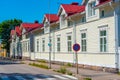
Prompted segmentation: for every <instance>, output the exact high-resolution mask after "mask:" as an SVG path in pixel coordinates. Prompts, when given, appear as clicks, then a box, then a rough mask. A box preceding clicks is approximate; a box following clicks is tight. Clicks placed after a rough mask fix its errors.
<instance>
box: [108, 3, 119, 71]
mask: <svg viewBox="0 0 120 80" xmlns="http://www.w3.org/2000/svg"><path fill="white" fill-rule="evenodd" d="M109 5H110V6H111V8H112V9H113V11H114V21H115V66H116V70H117V72H119V71H120V64H119V62H120V61H119V57H120V55H119V52H118V47H119V43H118V8H114V7H113V5H112V2H109Z"/></svg>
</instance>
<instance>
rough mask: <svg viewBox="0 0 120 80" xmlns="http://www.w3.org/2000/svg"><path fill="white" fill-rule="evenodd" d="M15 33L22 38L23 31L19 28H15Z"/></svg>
mask: <svg viewBox="0 0 120 80" xmlns="http://www.w3.org/2000/svg"><path fill="white" fill-rule="evenodd" d="M15 31H16V34H17V36H21V30H20V27H19V26H16V27H15Z"/></svg>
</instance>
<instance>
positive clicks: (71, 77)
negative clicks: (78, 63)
mask: <svg viewBox="0 0 120 80" xmlns="http://www.w3.org/2000/svg"><path fill="white" fill-rule="evenodd" d="M62 76H65V77H68V78H70V79H75V80H78V79H77V78H76V77H73V76H69V75H62Z"/></svg>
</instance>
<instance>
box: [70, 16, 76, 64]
mask: <svg viewBox="0 0 120 80" xmlns="http://www.w3.org/2000/svg"><path fill="white" fill-rule="evenodd" d="M69 19H70V20H71V21H72V22H73V41H74V42H73V43H74V44H75V43H76V24H75V21H74V20H72V19H71V17H69ZM75 55H76V53H75V52H73V63H74V64H75V63H76V58H75Z"/></svg>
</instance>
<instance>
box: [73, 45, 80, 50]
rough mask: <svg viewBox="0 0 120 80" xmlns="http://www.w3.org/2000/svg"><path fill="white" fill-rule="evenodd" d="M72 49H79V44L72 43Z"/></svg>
mask: <svg viewBox="0 0 120 80" xmlns="http://www.w3.org/2000/svg"><path fill="white" fill-rule="evenodd" d="M73 50H74V51H76V52H77V51H79V50H80V45H79V44H77V43H76V44H74V45H73Z"/></svg>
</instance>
